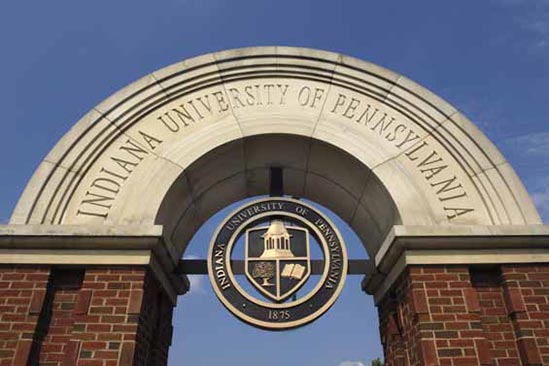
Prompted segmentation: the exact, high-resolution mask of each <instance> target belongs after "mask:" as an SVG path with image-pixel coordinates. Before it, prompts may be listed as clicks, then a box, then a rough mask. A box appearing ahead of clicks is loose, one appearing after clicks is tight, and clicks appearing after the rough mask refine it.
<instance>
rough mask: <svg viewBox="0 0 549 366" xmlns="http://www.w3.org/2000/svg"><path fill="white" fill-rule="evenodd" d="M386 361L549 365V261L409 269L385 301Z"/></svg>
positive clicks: (416, 365) (430, 365)
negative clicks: (546, 262) (548, 263)
mask: <svg viewBox="0 0 549 366" xmlns="http://www.w3.org/2000/svg"><path fill="white" fill-rule="evenodd" d="M378 308H379V314H380V324H381V335H382V341H383V345H384V350H385V358H386V365H387V366H397V365H398V366H401V365H406V366H420V365H421V366H435V365H436V366H447V365H448V366H453V365H456V366H457V365H463V366H473V365H474V366H477V365H478V366H488V365H493V366H504V365H508V366H534V365H536V366H537V365H549V265H547V264H521V265H502V266H500V265H487V266H472V267H471V266H465V265H416V266H409V267H407V269H406V270H405V271H404V272H403V273H402V274H401V276H400V277H399V279H398V280H397V281H396V282H395V284H394V285H393V287H392V288H391V290H390V291H389V292H388V293H387V294H386V295H385V297H384V298H383V299H382V301H380V302H379V304H378Z"/></svg>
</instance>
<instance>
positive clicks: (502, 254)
mask: <svg viewBox="0 0 549 366" xmlns="http://www.w3.org/2000/svg"><path fill="white" fill-rule="evenodd" d="M500 263H549V226H548V225H497V226H479V225H455V226H402V225H396V226H394V227H393V228H392V230H391V231H390V232H389V234H388V235H387V236H386V238H385V240H384V241H383V244H382V245H381V247H380V249H379V250H378V252H377V253H376V255H375V258H374V261H372V265H371V267H370V270H369V273H368V274H367V275H366V277H365V278H364V280H363V281H362V289H363V290H364V291H365V292H367V293H369V294H373V295H374V298H375V301H376V302H378V301H379V300H380V299H381V298H383V296H384V295H385V293H386V292H387V291H388V290H389V289H390V288H391V286H392V285H393V283H394V282H395V281H396V279H397V278H398V276H399V275H400V274H401V273H402V272H403V271H404V269H405V268H406V267H407V266H410V265H430V264H433V265H434V264H475V265H480V264H500Z"/></svg>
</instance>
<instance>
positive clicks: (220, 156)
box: [11, 47, 540, 253]
mask: <svg viewBox="0 0 549 366" xmlns="http://www.w3.org/2000/svg"><path fill="white" fill-rule="evenodd" d="M281 136H282V137H281ZM284 136H286V139H285V138H283V137H284ZM261 141H270V142H269V143H267V142H265V144H266V145H269V148H270V150H268V151H270V152H263V154H264V156H263V157H261V153H262V150H261V149H260V146H261V145H260V144H261ZM284 141H286V142H284ZM275 142H278V144H281V146H280V151H279V152H277V151H276V145H273V144H274V143H275ZM258 144H259V145H258ZM284 144H286V145H287V148H285V146H284ZM224 149H225V151H224ZM315 149H316V150H315ZM300 154H302V155H303V156H299V155H300ZM311 154H312V155H311ZM322 154H326V156H325V157H324V159H322V156H321V155H322ZM296 155H298V156H296ZM277 159H278V160H277ZM323 160H325V163H324V164H323V162H324V161H323ZM277 161H279V162H280V163H279V164H281V165H283V166H284V167H286V168H287V169H286V170H285V174H286V175H287V176H286V177H285V178H286V184H287V186H286V187H285V189H286V193H288V194H295V195H298V196H302V197H307V198H310V199H313V200H315V201H317V202H319V203H321V204H324V205H325V206H327V207H329V208H331V209H333V210H334V211H335V212H336V213H338V214H340V215H341V216H342V217H343V218H344V219H345V220H346V221H348V222H349V223H350V224H351V226H352V227H354V228H355V230H357V232H359V234H361V233H362V234H361V237H362V239H363V240H364V241H365V242H368V246H369V248H368V249H369V251H370V253H372V252H373V251H375V250H376V248H377V247H378V246H379V244H380V240H382V239H383V237H384V235H385V234H386V233H387V230H389V229H390V227H391V226H392V225H393V224H396V223H398V224H404V225H441V224H443V225H455V224H476V225H500V224H520V225H523V224H537V223H540V220H539V216H538V215H537V212H536V210H535V208H534V206H533V204H532V202H531V200H530V198H529V196H528V194H527V193H526V191H525V189H524V187H523V186H522V183H521V182H520V180H519V179H518V178H517V177H516V175H515V173H514V172H513V170H512V168H511V167H510V166H509V165H508V163H507V162H506V161H505V159H504V158H503V157H502V156H501V154H500V153H499V152H498V151H497V149H496V148H495V147H494V146H493V145H492V144H491V143H490V142H489V141H488V140H487V139H486V138H485V137H484V135H483V134H482V133H481V132H480V131H479V130H478V129H476V127H475V126H474V125H473V124H472V123H470V122H469V121H468V120H467V119H466V118H465V117H463V116H462V115H461V114H460V113H459V112H457V111H456V110H455V108H453V107H452V106H450V105H449V104H447V103H446V102H444V101H442V100H441V99H440V98H438V97H436V96H434V95H433V94H432V93H430V92H429V91H427V90H426V89H424V88H422V87H420V86H418V85H417V84H415V83H413V82H411V81H410V80H408V79H406V78H404V77H402V76H399V75H398V74H396V73H393V72H390V71H387V70H385V69H383V68H380V67H378V66H375V65H372V64H369V63H366V62H363V61H360V60H356V59H353V58H350V57H347V56H342V55H338V54H334V53H328V52H324V51H316V50H308V49H294V48H286V47H266V48H251V49H240V50H232V51H225V52H220V53H216V54H210V55H205V56H200V57H198V58H195V59H191V60H186V61H183V62H181V63H178V64H175V65H172V66H168V67H167V68H165V69H162V70H160V71H158V72H154V73H153V74H151V75H148V76H146V77H144V78H142V79H140V80H139V81H137V82H136V83H134V84H132V85H130V86H128V87H127V88H125V89H123V90H122V91H120V92H119V93H117V94H115V95H114V96H113V97H111V98H109V99H107V100H106V101H105V102H103V103H101V104H100V105H99V106H97V107H96V108H94V110H93V111H92V112H90V114H88V115H87V116H86V117H84V118H83V119H82V120H81V121H80V122H78V124H77V125H76V126H75V127H74V128H73V129H72V130H71V131H70V132H69V133H68V134H67V135H66V136H65V137H64V138H63V139H62V140H61V141H60V143H59V144H58V145H57V146H56V147H55V148H54V149H53V150H52V152H51V153H50V155H48V157H47V158H46V159H45V160H44V162H43V163H42V165H41V167H40V168H39V169H38V170H37V172H36V173H35V176H34V177H33V179H32V180H31V182H30V183H29V185H28V187H27V189H26V190H25V193H24V194H23V196H22V197H21V199H20V202H19V204H18V206H17V208H16V210H15V212H14V215H13V216H12V220H11V222H12V223H16V224H17V223H19V224H23V223H53V224H92V225H95V224H97V225H100V224H104V223H110V224H137V223H139V224H152V223H155V222H156V223H159V221H160V223H163V224H164V225H165V227H166V228H167V229H168V231H170V233H169V235H171V236H172V240H176V241H179V243H177V242H176V243H175V245H176V247H177V251H178V252H179V253H180V252H181V251H182V250H183V249H184V245H185V243H184V241H185V240H186V239H181V238H187V237H189V235H192V233H193V232H194V230H195V228H196V227H198V225H199V223H200V222H202V221H203V220H205V219H206V218H207V217H209V215H210V214H211V213H213V212H214V211H215V210H216V209H217V208H221V207H222V206H223V205H224V204H225V203H230V202H234V201H235V200H238V199H240V198H243V197H246V196H250V195H256V194H262V193H266V190H267V188H268V184H267V183H268V174H267V172H268V171H267V168H268V165H269V164H276V163H277ZM338 162H339V163H338ZM341 166H356V169H354V170H353V173H356V172H355V170H358V171H359V174H349V175H346V174H343V173H341V171H338V168H341ZM201 167H202V168H201ZM201 169H202V170H201ZM212 169H215V170H212ZM357 177H364V178H363V179H362V178H357ZM326 187H329V189H326ZM441 189H442V193H440V190H441ZM323 191H324V192H323ZM105 197H106V198H105ZM351 212H352V213H351ZM171 214H173V215H171ZM171 216H173V217H171Z"/></svg>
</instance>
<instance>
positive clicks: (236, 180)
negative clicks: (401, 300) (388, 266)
mask: <svg viewBox="0 0 549 366" xmlns="http://www.w3.org/2000/svg"><path fill="white" fill-rule="evenodd" d="M271 167H278V168H282V169H283V177H284V178H283V182H284V185H283V192H284V194H285V195H289V196H293V197H299V198H306V199H309V200H311V201H313V202H315V203H318V204H320V205H323V206H325V207H327V208H329V209H330V210H332V211H333V212H334V213H336V214H337V215H338V216H339V217H341V218H342V220H343V221H345V222H346V223H347V224H348V225H349V226H350V227H351V228H352V229H353V230H354V231H355V232H356V233H357V235H358V237H359V238H360V239H361V241H362V243H363V245H364V247H365V249H366V251H367V252H368V254H369V256H370V257H372V258H373V257H374V256H375V253H376V252H377V249H378V248H379V246H380V245H381V242H382V241H383V239H384V238H385V237H386V235H387V234H388V232H389V231H390V230H391V228H392V227H393V225H398V224H400V223H401V220H400V216H399V213H398V210H397V207H396V205H395V203H394V201H393V200H392V198H391V195H390V194H389V192H388V191H387V189H385V187H384V186H383V184H382V183H381V182H380V181H379V179H378V178H377V177H376V176H375V174H373V173H372V172H371V170H369V169H368V167H366V166H365V165H364V164H362V163H361V162H360V161H358V160H357V159H356V158H355V157H353V156H352V155H350V154H348V153H346V152H344V151H342V150H340V149H338V148H336V147H335V146H332V145H329V144H327V143H324V142H322V141H318V140H314V139H310V138H305V137H303V136H298V135H289V134H286V135H283V134H266V135H259V136H251V137H247V138H244V139H241V140H237V141H232V142H230V143H227V144H224V145H222V146H220V147H218V148H216V149H214V150H212V151H210V152H208V153H207V154H205V155H204V156H202V157H201V158H200V159H198V160H197V161H195V162H194V163H193V164H191V165H190V166H189V167H188V168H187V169H186V170H185V172H183V173H182V174H181V175H180V176H179V177H178V178H177V179H176V180H175V181H174V182H173V184H172V186H171V187H170V189H169V190H168V192H167V193H166V195H165V197H164V199H163V201H162V204H161V205H160V209H159V211H158V215H157V217H156V219H155V223H156V224H161V225H163V226H164V228H165V232H167V233H170V240H171V242H172V243H173V244H174V245H175V246H176V247H177V248H180V249H179V250H180V252H181V253H184V252H185V249H186V246H187V243H188V241H189V240H190V239H191V238H192V236H193V235H194V233H195V231H196V230H197V229H198V228H199V227H200V226H201V225H202V224H203V223H204V222H205V221H206V220H207V219H208V218H209V217H211V216H212V215H213V214H215V213H216V212H217V211H218V210H219V209H222V208H223V207H225V206H227V205H229V204H231V203H234V202H236V201H239V200H242V199H244V198H248V197H252V196H258V195H266V194H268V193H269V185H270V180H269V179H270V177H269V173H270V168H271ZM195 202H198V204H195ZM201 203H204V204H201Z"/></svg>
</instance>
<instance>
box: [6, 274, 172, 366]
mask: <svg viewBox="0 0 549 366" xmlns="http://www.w3.org/2000/svg"><path fill="white" fill-rule="evenodd" d="M172 311H173V305H172V304H171V302H170V301H169V299H168V298H167V297H166V295H165V294H164V292H163V291H162V290H161V287H160V286H159V284H158V283H157V282H156V280H155V278H154V276H153V275H152V274H151V273H150V272H149V271H148V270H147V269H146V268H145V267H133V268H132V267H121V268H88V269H71V268H65V269H59V268H53V269H51V270H50V269H32V268H23V267H17V268H16V267H0V366H7V365H9V366H27V365H47V366H73V365H79V366H115V365H120V366H149V365H151V366H152V365H155V366H156V365H159V366H161V365H165V364H166V362H167V353H168V348H169V345H170V341H171V315H172Z"/></svg>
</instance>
